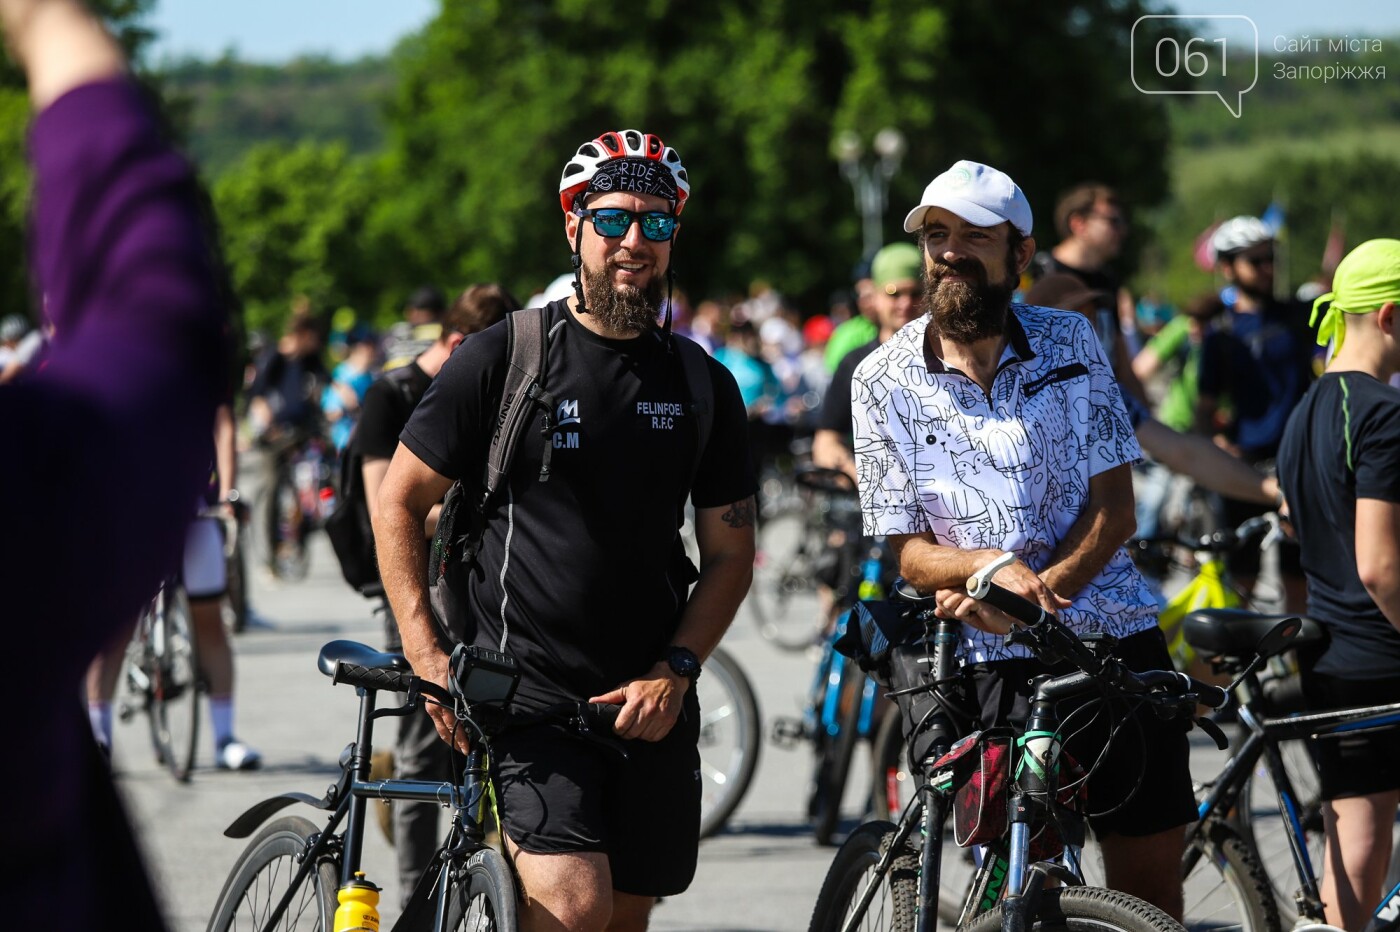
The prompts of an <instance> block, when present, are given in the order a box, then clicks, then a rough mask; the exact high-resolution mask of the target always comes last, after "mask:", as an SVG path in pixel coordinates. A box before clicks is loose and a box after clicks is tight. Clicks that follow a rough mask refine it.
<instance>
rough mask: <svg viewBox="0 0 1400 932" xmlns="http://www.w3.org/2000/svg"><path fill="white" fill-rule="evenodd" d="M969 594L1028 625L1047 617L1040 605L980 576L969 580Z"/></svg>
mask: <svg viewBox="0 0 1400 932" xmlns="http://www.w3.org/2000/svg"><path fill="white" fill-rule="evenodd" d="M999 568H1000V567H998V569H999ZM988 575H990V574H988ZM979 577H980V578H979ZM967 594H968V595H970V596H972V597H973V598H974V599H977V600H978V601H979V602H986V603H987V604H988V605H990V606H992V607H993V608H999V609H1001V610H1002V611H1003V612H1005V613H1006V614H1008V615H1010V616H1011V617H1012V618H1015V619H1016V620H1017V621H1020V622H1024V623H1025V624H1028V625H1034V624H1038V623H1039V622H1040V620H1041V619H1042V618H1044V617H1045V611H1044V609H1042V608H1041V607H1040V606H1039V605H1036V604H1035V603H1034V602H1032V601H1030V600H1029V599H1023V598H1022V597H1021V596H1019V595H1017V594H1016V593H1014V592H1012V591H1011V590H1010V589H1003V588H1002V587H1001V586H998V585H997V584H996V583H994V582H992V581H991V580H990V579H988V578H986V577H985V576H980V574H979V575H978V576H971V577H969V578H968V580H967Z"/></svg>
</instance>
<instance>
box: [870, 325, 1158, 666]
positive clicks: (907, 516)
mask: <svg viewBox="0 0 1400 932" xmlns="http://www.w3.org/2000/svg"><path fill="white" fill-rule="evenodd" d="M1011 311H1012V313H1011V314H1010V315H1009V316H1008V318H1007V321H1008V334H1007V336H1008V340H1007V346H1006V349H1005V351H1004V352H1003V353H1002V357H1001V360H1000V362H999V363H998V366H997V372H996V376H995V378H994V379H993V382H992V390H991V392H990V394H988V393H984V392H983V391H982V388H981V386H979V385H978V384H977V383H976V382H975V381H973V380H972V379H971V378H970V377H968V376H967V375H964V374H963V373H961V372H959V371H958V370H956V369H952V368H950V367H947V366H945V365H944V363H943V361H942V360H941V359H939V358H938V357H937V356H934V355H933V354H932V353H931V352H927V351H926V348H925V347H926V345H927V344H926V342H925V340H926V334H927V331H928V324H929V318H928V315H927V314H925V315H924V316H923V317H920V318H919V319H917V320H914V321H911V322H910V323H908V324H906V325H905V326H904V327H903V328H902V329H901V330H900V331H899V332H898V333H896V334H895V335H894V336H893V337H891V338H890V339H889V340H888V341H887V342H886V343H885V344H884V345H883V346H881V347H880V348H879V349H878V350H876V351H875V352H874V353H872V354H871V355H870V356H869V357H867V358H866V359H865V361H864V362H862V363H861V364H860V366H859V367H858V368H857V369H856V373H855V378H854V380H853V382H852V385H851V402H852V404H851V413H852V420H853V427H854V430H855V459H856V470H857V473H858V475H859V480H860V500H861V510H862V512H863V515H864V523H865V533H866V534H870V535H877V534H932V535H933V536H934V538H935V539H936V540H937V542H938V543H940V544H943V545H945V546H949V547H958V548H961V549H964V550H976V549H980V548H987V547H991V548H997V549H1000V550H1009V551H1012V552H1014V553H1015V554H1016V555H1017V556H1018V557H1020V558H1021V560H1022V561H1023V562H1025V564H1026V565H1027V566H1029V567H1030V568H1031V569H1032V570H1034V571H1036V572H1037V573H1039V572H1041V571H1042V570H1043V569H1044V568H1045V566H1046V565H1047V564H1049V562H1050V559H1051V557H1052V555H1053V554H1054V552H1055V548H1056V547H1057V546H1058V545H1059V543H1060V541H1062V540H1063V539H1064V538H1065V535H1066V534H1068V533H1069V530H1070V528H1071V527H1072V526H1073V525H1074V523H1075V521H1076V520H1077V519H1078V518H1079V515H1080V513H1081V512H1082V510H1083V508H1084V505H1085V503H1086V502H1087V501H1088V498H1089V480H1090V478H1092V477H1093V476H1096V475H1098V474H1099V473H1101V472H1105V471H1107V470H1109V469H1113V468H1114V467H1117V466H1122V465H1125V464H1131V463H1135V462H1137V461H1138V460H1139V459H1141V458H1142V450H1141V449H1140V448H1139V447H1138V443H1137V438H1136V437H1134V436H1133V429H1132V427H1131V426H1130V425H1129V422H1128V415H1127V412H1126V411H1125V409H1124V406H1123V399H1122V397H1121V395H1120V394H1119V389H1118V383H1117V382H1116V381H1115V380H1114V377H1113V373H1112V370H1111V369H1110V368H1109V365H1108V360H1107V358H1106V357H1105V355H1104V351H1103V346H1102V345H1101V344H1100V343H1099V340H1098V337H1097V336H1095V335H1094V330H1093V327H1092V326H1091V325H1090V323H1089V321H1088V319H1087V318H1085V317H1084V316H1083V315H1081V314H1075V313H1070V312H1068V311H1056V310H1051V309H1049V308H1043V307H1031V306H1027V305H1023V304H1013V305H1012V306H1011ZM1156 613H1157V603H1156V601H1155V600H1154V599H1153V597H1152V594H1151V592H1150V591H1149V590H1148V588H1147V585H1146V583H1145V582H1144V581H1143V578H1142V576H1141V575H1140V574H1139V573H1138V571H1137V567H1135V566H1134V565H1133V562H1132V559H1131V558H1130V557H1129V556H1128V553H1127V551H1126V550H1124V549H1123V548H1122V547H1120V548H1118V550H1117V552H1115V553H1114V554H1113V556H1112V557H1111V558H1110V559H1109V561H1108V563H1107V565H1106V566H1105V567H1104V568H1103V569H1102V570H1101V571H1100V572H1099V574H1098V575H1097V576H1095V577H1094V579H1093V580H1092V581H1091V582H1090V583H1089V585H1088V586H1086V587H1085V588H1084V589H1083V590H1082V591H1081V592H1079V593H1078V594H1076V595H1075V596H1074V599H1073V604H1072V605H1071V607H1069V608H1067V609H1065V610H1064V611H1062V612H1061V613H1060V618H1061V620H1062V621H1064V622H1065V623H1066V624H1067V625H1068V626H1069V627H1070V628H1071V629H1072V630H1074V631H1075V632H1076V633H1078V634H1081V635H1084V634H1091V633H1098V632H1104V633H1107V634H1109V635H1112V636H1113V637H1116V638H1124V637H1127V636H1128V635H1130V634H1136V633H1137V632H1139V631H1144V630H1147V629H1150V628H1152V627H1153V626H1154V625H1156V623H1157V620H1156ZM963 639H964V645H963V646H964V652H965V653H966V655H967V656H968V658H969V659H970V660H971V661H973V662H982V661H988V660H1004V659H1007V658H1010V657H1021V656H1027V653H1028V652H1027V651H1026V649H1025V648H1022V647H1019V646H1014V647H1008V646H1006V645H1004V644H1003V642H1002V638H1001V637H1000V636H999V635H995V634H988V633H986V632H983V631H979V630H977V629H976V628H972V627H971V626H968V625H964V626H963Z"/></svg>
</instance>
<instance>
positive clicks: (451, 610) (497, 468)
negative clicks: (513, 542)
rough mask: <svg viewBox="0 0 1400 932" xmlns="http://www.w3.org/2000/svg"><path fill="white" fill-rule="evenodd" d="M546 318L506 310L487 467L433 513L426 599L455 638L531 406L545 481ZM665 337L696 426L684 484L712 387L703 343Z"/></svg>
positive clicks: (708, 419) (707, 417) (463, 634)
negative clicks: (502, 375)
mask: <svg viewBox="0 0 1400 932" xmlns="http://www.w3.org/2000/svg"><path fill="white" fill-rule="evenodd" d="M547 319H548V317H547V310H546V309H545V308H527V309H525V310H521V311H516V312H514V313H512V314H508V315H506V353H507V354H508V356H509V357H510V368H509V369H508V370H507V371H506V382H505V388H504V390H503V391H502V393H501V409H500V413H499V415H498V416H497V418H496V432H495V434H494V435H493V436H492V438H491V448H490V453H489V454H488V457H487V462H486V467H485V469H484V471H483V472H482V476H481V479H480V481H479V482H477V483H474V484H473V485H472V486H471V487H468V486H467V485H466V484H464V483H463V482H461V481H460V480H459V481H457V482H454V483H453V484H452V488H451V489H449V490H448V492H447V497H446V498H445V499H444V500H443V504H442V511H441V512H440V513H439V516H438V523H437V531H436V533H435V534H434V535H433V544H432V549H431V550H430V552H429V554H428V594H429V602H430V604H431V605H432V609H433V614H434V616H436V618H437V622H438V626H439V627H440V628H441V629H442V630H443V632H444V633H445V634H446V635H447V636H448V637H449V638H450V639H451V640H452V641H453V642H454V643H462V642H465V643H470V642H471V640H472V636H473V632H472V631H471V630H470V629H469V628H467V621H468V611H467V605H466V592H467V578H468V576H469V574H470V573H471V569H472V567H473V566H475V565H476V556H477V553H478V551H479V550H480V548H481V540H482V537H483V536H484V535H485V532H486V512H487V510H488V506H489V505H490V504H491V502H492V501H493V500H494V499H495V497H496V496H497V495H499V494H500V492H501V490H502V488H503V487H504V486H505V484H506V479H507V477H508V475H509V473H510V467H511V462H512V461H513V459H514V457H515V450H516V447H517V446H519V444H520V441H521V440H522V439H523V438H524V435H525V425H526V424H528V423H530V420H531V417H532V415H533V414H534V410H535V408H537V407H538V408H540V409H542V410H543V412H544V426H543V428H542V430H541V433H542V435H543V442H544V461H543V462H542V463H541V466H540V475H539V481H541V482H548V481H549V464H550V457H551V453H552V451H553V449H554V448H553V446H552V444H551V442H550V441H551V435H552V433H553V431H554V427H555V424H554V398H553V396H551V395H550V394H549V391H548V388H547V378H546V377H547V375H548V373H547V372H546V368H547V365H548V360H549V337H550V334H549V333H548V332H547V331H546V330H545V324H546V322H547ZM561 325H562V322H561ZM556 326H558V325H556ZM663 338H664V339H670V340H671V346H672V347H674V348H675V350H676V352H678V354H679V355H680V358H681V363H682V366H683V368H684V370H685V381H686V388H687V390H688V392H689V395H690V402H689V406H690V411H691V412H692V415H693V420H694V421H695V425H696V429H697V432H698V443H697V445H696V447H695V450H696V454H695V462H694V463H692V464H691V471H690V484H693V483H694V481H695V473H696V470H698V469H699V466H700V457H701V456H703V455H704V452H705V447H706V445H707V444H708V443H709V440H710V428H711V427H712V426H713V424H714V387H713V386H712V385H711V383H710V370H709V368H708V363H707V360H706V354H705V351H704V350H703V349H701V348H700V346H699V345H698V344H696V343H694V342H692V341H690V340H685V339H681V338H677V337H672V336H670V335H669V334H668V335H666V336H665V337H663Z"/></svg>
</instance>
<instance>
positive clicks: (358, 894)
mask: <svg viewBox="0 0 1400 932" xmlns="http://www.w3.org/2000/svg"><path fill="white" fill-rule="evenodd" d="M336 897H337V899H338V900H339V901H340V906H339V907H338V908H337V909H336V911H335V927H334V928H335V932H379V888H378V887H376V886H375V885H374V884H372V883H370V882H369V881H368V880H366V879H365V872H364V871H356V872H355V879H354V880H352V881H350V882H349V883H347V884H346V885H345V886H343V887H341V888H340V890H338V891H337V893H336Z"/></svg>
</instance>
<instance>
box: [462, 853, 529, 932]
mask: <svg viewBox="0 0 1400 932" xmlns="http://www.w3.org/2000/svg"><path fill="white" fill-rule="evenodd" d="M450 896H451V907H450V909H449V910H448V914H447V928H448V930H449V932H468V930H470V932H515V929H516V925H517V921H518V920H517V915H516V914H517V908H516V907H517V903H516V894H515V879H514V877H513V876H512V875H511V871H510V866H509V865H508V864H506V859H505V858H504V857H502V856H501V854H500V853H499V852H498V851H496V850H494V849H492V848H483V849H481V850H480V851H476V852H473V853H472V854H471V855H470V856H469V857H468V858H467V860H466V862H465V863H464V864H463V865H462V866H461V868H460V869H458V870H457V871H456V872H455V873H454V875H453V879H452V891H451V894H450Z"/></svg>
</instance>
